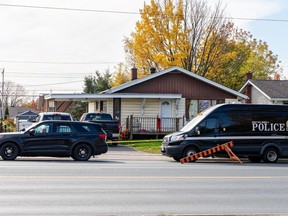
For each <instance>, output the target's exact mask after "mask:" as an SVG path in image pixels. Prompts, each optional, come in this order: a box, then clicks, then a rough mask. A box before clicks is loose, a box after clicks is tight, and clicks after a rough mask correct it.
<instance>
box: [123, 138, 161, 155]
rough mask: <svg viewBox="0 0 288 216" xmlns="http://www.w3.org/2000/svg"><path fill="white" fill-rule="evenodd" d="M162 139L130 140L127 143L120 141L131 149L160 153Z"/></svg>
mask: <svg viewBox="0 0 288 216" xmlns="http://www.w3.org/2000/svg"><path fill="white" fill-rule="evenodd" d="M161 143H162V140H131V141H129V142H127V143H121V144H123V145H127V146H129V147H131V148H133V149H136V150H139V151H143V152H148V153H152V154H161Z"/></svg>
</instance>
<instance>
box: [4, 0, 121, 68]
mask: <svg viewBox="0 0 288 216" xmlns="http://www.w3.org/2000/svg"><path fill="white" fill-rule="evenodd" d="M0 5H1V4H0ZM0 62H6V63H24V64H118V63H120V61H119V62H109V61H107V62H105V61H102V62H101V61H98V62H56V61H13V60H11V61H10V60H7V61H6V60H0Z"/></svg>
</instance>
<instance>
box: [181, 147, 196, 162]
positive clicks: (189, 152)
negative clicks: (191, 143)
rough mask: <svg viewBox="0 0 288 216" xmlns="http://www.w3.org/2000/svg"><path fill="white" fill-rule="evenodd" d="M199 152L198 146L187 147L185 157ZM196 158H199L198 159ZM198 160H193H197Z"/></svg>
mask: <svg viewBox="0 0 288 216" xmlns="http://www.w3.org/2000/svg"><path fill="white" fill-rule="evenodd" d="M197 153H198V151H197V149H196V148H194V147H187V148H186V149H185V150H184V152H183V158H185V157H188V156H190V155H194V154H197ZM196 160H197V159H196ZM196 160H194V161H191V162H195V161H196Z"/></svg>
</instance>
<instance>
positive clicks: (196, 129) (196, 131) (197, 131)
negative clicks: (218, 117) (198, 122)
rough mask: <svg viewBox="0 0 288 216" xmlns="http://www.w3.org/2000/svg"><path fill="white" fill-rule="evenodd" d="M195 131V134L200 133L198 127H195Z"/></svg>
mask: <svg viewBox="0 0 288 216" xmlns="http://www.w3.org/2000/svg"><path fill="white" fill-rule="evenodd" d="M195 133H196V134H197V135H200V134H201V133H200V130H199V127H196V128H195Z"/></svg>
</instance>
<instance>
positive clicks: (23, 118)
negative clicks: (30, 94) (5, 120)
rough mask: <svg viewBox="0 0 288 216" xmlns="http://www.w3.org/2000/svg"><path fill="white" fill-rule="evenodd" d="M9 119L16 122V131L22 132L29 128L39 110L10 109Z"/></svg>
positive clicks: (25, 108)
mask: <svg viewBox="0 0 288 216" xmlns="http://www.w3.org/2000/svg"><path fill="white" fill-rule="evenodd" d="M8 112H9V118H10V119H13V120H14V123H15V125H16V130H17V131H20V130H22V129H25V128H27V127H29V126H30V125H31V124H32V122H31V121H32V120H33V119H35V118H36V117H37V115H38V113H39V111H38V110H35V109H32V108H30V107H8Z"/></svg>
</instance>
